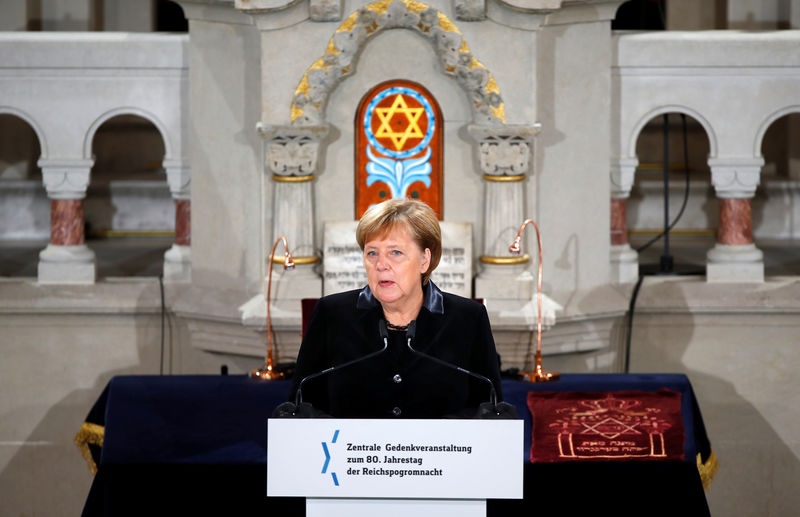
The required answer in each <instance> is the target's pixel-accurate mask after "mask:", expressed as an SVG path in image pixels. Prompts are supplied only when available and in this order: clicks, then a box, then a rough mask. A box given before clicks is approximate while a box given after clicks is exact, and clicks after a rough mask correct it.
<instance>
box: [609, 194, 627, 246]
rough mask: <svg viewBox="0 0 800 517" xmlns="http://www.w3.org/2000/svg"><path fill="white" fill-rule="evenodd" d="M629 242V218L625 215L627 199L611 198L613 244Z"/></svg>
mask: <svg viewBox="0 0 800 517" xmlns="http://www.w3.org/2000/svg"><path fill="white" fill-rule="evenodd" d="M627 243H628V219H627V217H626V215H625V200H624V199H612V200H611V244H627Z"/></svg>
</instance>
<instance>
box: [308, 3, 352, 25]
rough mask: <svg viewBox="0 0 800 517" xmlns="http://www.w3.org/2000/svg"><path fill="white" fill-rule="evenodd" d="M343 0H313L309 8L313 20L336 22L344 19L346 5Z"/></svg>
mask: <svg viewBox="0 0 800 517" xmlns="http://www.w3.org/2000/svg"><path fill="white" fill-rule="evenodd" d="M342 4H343V2H342V0H311V1H310V2H309V5H308V10H309V13H310V15H311V21H315V22H335V21H339V20H341V19H342V15H343V14H344V6H343V5H342Z"/></svg>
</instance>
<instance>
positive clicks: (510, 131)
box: [468, 125, 539, 300]
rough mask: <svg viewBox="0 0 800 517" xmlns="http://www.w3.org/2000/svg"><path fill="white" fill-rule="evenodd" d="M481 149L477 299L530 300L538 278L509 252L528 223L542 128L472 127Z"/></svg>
mask: <svg viewBox="0 0 800 517" xmlns="http://www.w3.org/2000/svg"><path fill="white" fill-rule="evenodd" d="M468 130H469V133H470V135H471V136H472V138H473V139H474V140H475V142H476V144H477V145H478V155H479V157H480V166H481V172H482V177H483V180H484V185H485V187H484V188H485V194H486V195H485V198H484V199H485V204H484V215H483V247H482V253H481V255H480V262H481V271H480V273H478V276H477V278H476V279H475V296H476V297H478V298H484V299H494V300H530V299H531V298H532V297H533V295H534V293H535V289H536V286H535V277H534V275H533V274H532V273H531V272H530V271H529V270H528V266H529V263H530V262H531V260H530V257H529V256H528V255H527V254H524V255H521V256H515V255H512V254H511V252H510V251H509V250H508V247H509V246H510V245H511V243H513V242H514V238H515V237H516V235H517V231H518V230H519V226H520V225H521V224H522V222H523V221H524V220H525V219H526V218H527V217H526V215H525V214H524V209H525V180H526V179H527V172H528V170H529V168H530V159H531V156H532V151H531V148H532V145H533V137H534V136H535V135H536V133H538V130H539V127H538V126H505V125H497V126H484V125H470V126H469V127H468Z"/></svg>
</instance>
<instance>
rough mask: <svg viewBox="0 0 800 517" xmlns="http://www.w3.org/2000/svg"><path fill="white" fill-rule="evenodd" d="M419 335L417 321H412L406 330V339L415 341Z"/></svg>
mask: <svg viewBox="0 0 800 517" xmlns="http://www.w3.org/2000/svg"><path fill="white" fill-rule="evenodd" d="M416 335H417V320H411V322H410V323H409V324H408V330H406V338H408V339H413V338H414V336H416Z"/></svg>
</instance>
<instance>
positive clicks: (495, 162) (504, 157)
mask: <svg viewBox="0 0 800 517" xmlns="http://www.w3.org/2000/svg"><path fill="white" fill-rule="evenodd" d="M468 130H469V133H470V135H472V137H473V138H474V139H475V141H476V142H477V144H478V153H479V158H480V164H481V172H482V173H483V174H488V175H491V176H517V175H520V174H525V173H526V172H528V169H529V167H530V160H531V157H532V154H533V152H532V144H533V137H534V136H535V135H536V133H538V131H539V125H538V124H536V125H533V126H510V125H509V126H478V125H470V126H469V127H468Z"/></svg>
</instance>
